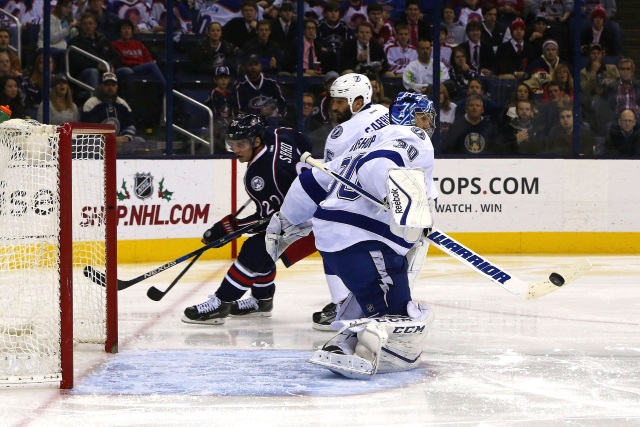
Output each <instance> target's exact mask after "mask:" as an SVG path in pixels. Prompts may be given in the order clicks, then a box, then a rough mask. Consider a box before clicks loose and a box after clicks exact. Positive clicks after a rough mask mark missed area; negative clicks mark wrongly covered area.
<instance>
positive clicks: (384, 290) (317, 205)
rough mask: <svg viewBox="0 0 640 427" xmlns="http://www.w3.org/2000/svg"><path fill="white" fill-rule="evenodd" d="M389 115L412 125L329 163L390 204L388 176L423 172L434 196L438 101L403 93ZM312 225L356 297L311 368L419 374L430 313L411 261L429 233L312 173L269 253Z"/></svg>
mask: <svg viewBox="0 0 640 427" xmlns="http://www.w3.org/2000/svg"><path fill="white" fill-rule="evenodd" d="M390 111H391V121H392V123H397V124H404V125H408V126H393V125H392V126H388V127H386V128H384V129H382V130H380V131H378V132H374V133H372V134H370V135H364V136H362V137H361V138H360V139H358V140H357V141H355V142H354V143H353V144H352V145H351V147H350V148H349V149H348V150H347V152H346V153H345V154H344V155H343V156H341V157H338V158H336V159H334V160H332V161H331V162H329V163H327V164H325V165H324V166H325V167H328V168H329V169H331V170H332V171H334V172H335V173H338V174H340V175H341V176H342V177H343V178H345V179H346V180H348V181H350V182H351V183H354V184H355V185H356V186H360V187H361V188H362V189H363V190H365V191H366V192H368V193H369V194H371V195H373V196H374V197H375V198H377V199H378V200H383V199H387V200H389V201H391V200H392V199H393V197H394V196H393V195H391V194H388V188H387V185H388V182H387V179H388V176H389V173H390V171H391V170H393V169H398V168H400V169H403V170H407V169H410V170H416V169H418V170H419V171H420V172H421V175H420V176H421V177H422V178H421V179H422V180H423V181H424V182H421V183H420V184H421V185H422V188H423V191H426V192H427V193H428V195H429V197H430V198H432V199H435V198H436V197H437V192H436V189H435V186H434V185H433V163H434V152H433V145H432V144H431V140H430V138H429V136H430V135H431V134H432V133H433V131H434V129H435V117H436V113H435V109H434V107H433V103H432V102H431V101H430V100H429V99H428V98H427V97H426V96H423V95H418V94H407V93H401V94H400V95H399V96H398V99H397V100H396V101H395V102H394V104H393V105H392V106H391V108H390ZM422 196H424V194H422ZM423 198H424V199H426V197H423ZM391 204H392V205H393V203H391ZM427 211H428V206H427ZM428 216H429V219H430V214H429V215H428ZM310 219H312V223H313V231H314V234H315V239H316V247H317V249H318V250H319V251H320V253H321V254H322V257H323V260H324V261H325V263H326V264H328V265H329V266H330V267H331V268H332V269H333V271H335V272H336V273H337V275H338V276H339V277H340V278H341V279H342V280H343V282H344V283H345V285H346V286H347V288H348V289H349V291H350V292H351V294H352V295H350V297H349V298H347V301H346V302H345V303H344V304H342V306H341V307H340V310H339V312H338V316H337V321H336V322H334V323H333V324H332V327H334V328H335V329H339V330H340V333H339V335H338V336H337V337H336V339H334V340H333V342H330V343H329V344H327V345H326V346H325V347H324V348H323V349H322V350H319V351H317V352H316V354H314V356H313V357H312V358H311V360H310V361H311V362H313V363H317V364H320V365H322V366H325V367H327V368H328V369H330V370H332V371H334V372H336V373H340V374H343V375H345V376H349V377H356V378H369V377H370V376H372V375H374V374H375V373H376V372H393V371H401V370H407V369H413V368H415V367H417V365H418V363H419V359H420V354H421V353H422V347H423V341H424V338H425V337H426V334H427V332H428V328H429V324H430V323H431V321H432V320H433V315H432V314H431V312H430V310H429V309H428V307H427V306H426V305H424V304H418V303H415V302H413V301H412V300H411V291H410V289H409V280H408V263H407V259H406V258H405V255H406V254H407V252H408V251H409V250H410V249H411V248H412V247H413V246H414V244H415V243H416V241H418V240H420V238H421V237H422V232H423V229H422V228H418V229H415V228H414V229H411V228H403V227H400V226H399V224H398V223H397V222H396V221H395V220H394V218H393V215H392V214H391V213H390V212H389V211H388V210H383V209H382V208H381V206H380V205H379V204H377V203H374V202H372V201H371V200H369V199H368V198H366V197H363V196H362V195H361V193H360V192H358V191H354V189H353V188H351V187H350V186H349V185H346V184H343V183H341V182H338V181H334V179H333V178H332V177H330V176H327V175H325V174H324V173H323V172H322V171H321V170H319V169H313V170H311V171H306V172H304V173H303V174H301V175H300V176H299V177H298V178H297V179H296V180H295V181H294V183H293V184H292V186H291V188H290V190H289V193H288V194H287V196H286V197H285V200H284V202H283V204H282V207H281V210H280V212H279V213H278V214H276V215H274V217H273V218H272V220H271V223H270V224H269V228H268V229H267V250H268V251H271V252H272V256H274V255H277V252H278V251H279V250H280V248H279V247H278V242H279V241H280V240H282V239H285V240H286V238H287V236H288V235H295V234H296V233H298V230H299V228H300V227H298V226H299V225H302V224H307V223H308V221H309V220H310Z"/></svg>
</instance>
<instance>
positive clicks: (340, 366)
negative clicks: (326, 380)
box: [309, 350, 375, 380]
mask: <svg viewBox="0 0 640 427" xmlns="http://www.w3.org/2000/svg"><path fill="white" fill-rule="evenodd" d="M309 362H311V363H313V364H315V365H320V366H322V367H324V368H327V369H328V370H330V371H331V372H333V373H334V374H336V375H344V376H345V377H348V378H353V379H358V380H368V379H370V378H371V377H372V376H373V374H374V373H375V372H374V368H373V365H372V364H371V362H369V361H368V360H365V359H363V358H361V357H359V356H356V355H348V354H344V353H342V352H340V353H335V352H332V351H327V350H318V351H316V352H315V353H314V354H313V356H311V359H309Z"/></svg>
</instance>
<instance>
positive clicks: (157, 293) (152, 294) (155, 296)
mask: <svg viewBox="0 0 640 427" xmlns="http://www.w3.org/2000/svg"><path fill="white" fill-rule="evenodd" d="M164 294H165V293H164V292H162V291H161V290H160V289H158V288H156V287H155V286H152V287H150V288H149V289H148V290H147V296H148V297H149V299H150V300H153V301H160V300H161V299H162V298H163V297H164Z"/></svg>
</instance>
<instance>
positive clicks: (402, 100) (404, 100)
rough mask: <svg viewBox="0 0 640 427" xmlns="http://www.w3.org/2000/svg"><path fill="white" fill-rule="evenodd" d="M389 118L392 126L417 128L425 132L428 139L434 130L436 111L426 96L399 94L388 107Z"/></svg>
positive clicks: (407, 93)
mask: <svg viewBox="0 0 640 427" xmlns="http://www.w3.org/2000/svg"><path fill="white" fill-rule="evenodd" d="M416 116H417V117H416ZM389 117H390V119H391V124H392V125H402V126H418V127H419V128H422V129H424V130H425V132H427V135H429V138H431V137H432V136H433V132H434V131H435V130H436V109H435V107H434V105H433V102H432V101H431V100H430V99H429V97H428V96H426V95H420V94H419V93H412V92H400V93H399V94H398V97H397V98H396V100H395V101H393V104H391V107H389Z"/></svg>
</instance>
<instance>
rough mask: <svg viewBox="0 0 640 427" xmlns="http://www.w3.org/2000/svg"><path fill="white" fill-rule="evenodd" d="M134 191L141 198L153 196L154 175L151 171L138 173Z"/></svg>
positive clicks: (135, 178)
mask: <svg viewBox="0 0 640 427" xmlns="http://www.w3.org/2000/svg"><path fill="white" fill-rule="evenodd" d="M133 192H134V193H135V195H136V196H137V197H138V198H139V199H141V200H144V199H148V198H150V197H151V196H153V176H151V174H150V173H136V175H135V177H134V184H133Z"/></svg>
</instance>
